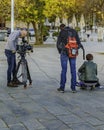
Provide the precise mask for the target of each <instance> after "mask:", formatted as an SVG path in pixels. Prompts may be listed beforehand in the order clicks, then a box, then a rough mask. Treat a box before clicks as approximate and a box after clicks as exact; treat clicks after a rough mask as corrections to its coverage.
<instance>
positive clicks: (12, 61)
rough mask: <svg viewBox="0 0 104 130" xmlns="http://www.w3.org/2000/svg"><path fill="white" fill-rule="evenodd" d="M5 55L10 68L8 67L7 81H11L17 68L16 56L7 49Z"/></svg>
mask: <svg viewBox="0 0 104 130" xmlns="http://www.w3.org/2000/svg"><path fill="white" fill-rule="evenodd" d="M5 55H6V57H7V62H8V69H7V82H8V83H10V82H11V77H12V78H13V77H14V75H15V70H16V56H15V53H12V51H10V50H5Z"/></svg>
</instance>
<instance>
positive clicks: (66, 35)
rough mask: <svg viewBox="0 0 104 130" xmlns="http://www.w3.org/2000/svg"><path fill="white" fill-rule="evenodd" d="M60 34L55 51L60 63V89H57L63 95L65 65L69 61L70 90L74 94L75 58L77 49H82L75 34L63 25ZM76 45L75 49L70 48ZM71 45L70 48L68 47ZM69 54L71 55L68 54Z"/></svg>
mask: <svg viewBox="0 0 104 130" xmlns="http://www.w3.org/2000/svg"><path fill="white" fill-rule="evenodd" d="M60 29H61V31H60V33H59V36H58V39H57V49H58V52H59V54H60V62H61V67H62V70H61V79H60V87H59V88H58V89H57V90H58V91H59V92H62V93H64V90H65V83H66V73H67V63H68V60H69V64H70V71H71V90H72V92H73V93H76V92H77V91H76V56H77V55H78V49H79V48H80V47H82V45H81V42H80V39H79V36H78V34H77V32H76V31H75V30H74V29H72V28H70V27H66V26H65V25H64V24H61V25H60ZM73 44H74V45H76V46H75V48H73V47H74V46H73V47H71V46H72V45H73ZM70 45H71V46H70ZM70 53H71V54H70Z"/></svg>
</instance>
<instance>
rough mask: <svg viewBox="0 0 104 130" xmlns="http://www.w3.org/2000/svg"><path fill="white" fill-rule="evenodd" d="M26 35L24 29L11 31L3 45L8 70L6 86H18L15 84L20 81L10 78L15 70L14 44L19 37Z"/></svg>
mask: <svg viewBox="0 0 104 130" xmlns="http://www.w3.org/2000/svg"><path fill="white" fill-rule="evenodd" d="M26 35H27V31H26V30H18V31H13V32H12V33H11V34H10V35H9V37H8V41H7V43H6V46H5V55H6V57H7V62H8V70H7V86H8V87H18V86H17V84H19V83H20V81H19V80H18V79H17V78H16V79H15V82H13V81H12V80H13V79H14V76H15V70H16V55H15V53H16V45H17V44H18V39H19V38H24V37H25V36H26Z"/></svg>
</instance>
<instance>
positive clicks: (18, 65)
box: [13, 60, 21, 81]
mask: <svg viewBox="0 0 104 130" xmlns="http://www.w3.org/2000/svg"><path fill="white" fill-rule="evenodd" d="M20 64H21V60H20V61H19V62H18V64H17V68H16V72H15V74H14V77H13V81H15V80H17V73H18V70H19V67H20Z"/></svg>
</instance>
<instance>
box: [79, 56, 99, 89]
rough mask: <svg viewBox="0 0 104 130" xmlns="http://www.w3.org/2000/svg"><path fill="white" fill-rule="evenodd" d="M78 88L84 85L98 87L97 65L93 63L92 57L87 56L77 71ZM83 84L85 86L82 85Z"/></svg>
mask: <svg viewBox="0 0 104 130" xmlns="http://www.w3.org/2000/svg"><path fill="white" fill-rule="evenodd" d="M78 72H79V80H80V81H81V82H80V86H82V88H83V86H85V84H87V83H90V84H92V85H93V84H94V83H95V84H96V85H95V86H96V87H98V86H100V84H99V79H98V78H97V64H96V63H94V62H93V55H92V54H87V55H86V61H85V62H84V63H83V64H82V65H81V67H80V68H79V69H78ZM84 83H85V84H84Z"/></svg>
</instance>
